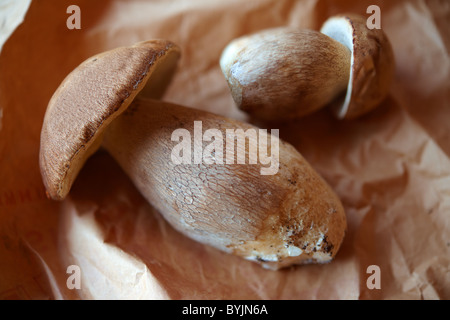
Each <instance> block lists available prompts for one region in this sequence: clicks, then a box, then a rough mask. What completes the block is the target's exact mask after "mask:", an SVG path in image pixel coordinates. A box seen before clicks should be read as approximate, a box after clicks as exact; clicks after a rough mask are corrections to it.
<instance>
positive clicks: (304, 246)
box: [103, 99, 346, 269]
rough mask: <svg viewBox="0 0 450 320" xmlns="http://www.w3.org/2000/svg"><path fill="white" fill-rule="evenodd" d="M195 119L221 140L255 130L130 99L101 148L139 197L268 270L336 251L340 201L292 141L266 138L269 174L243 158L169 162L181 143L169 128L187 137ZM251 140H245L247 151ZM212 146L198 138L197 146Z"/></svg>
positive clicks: (191, 232)
mask: <svg viewBox="0 0 450 320" xmlns="http://www.w3.org/2000/svg"><path fill="white" fill-rule="evenodd" d="M194 121H201V123H202V129H203V132H206V131H207V130H209V129H215V130H218V131H216V133H217V132H220V133H222V135H223V138H225V137H226V134H227V131H226V130H227V129H233V130H236V129H242V130H244V131H247V130H248V129H252V130H254V129H255V130H256V129H257V128H255V127H253V126H251V125H249V124H245V123H242V122H239V121H235V120H232V119H228V118H224V117H221V116H218V115H214V114H211V113H207V112H203V111H199V110H195V109H192V108H187V107H182V106H177V105H173V104H169V103H164V102H160V101H149V100H147V101H144V100H140V99H136V100H134V101H133V103H132V104H131V105H130V107H129V108H128V110H127V111H126V112H124V113H123V114H122V115H121V116H120V117H119V118H117V119H116V120H115V121H114V122H112V123H111V124H110V126H109V127H108V128H107V130H106V131H105V136H104V140H103V146H104V147H105V148H106V149H107V150H108V152H109V153H110V154H111V155H112V156H113V157H114V158H115V159H116V161H117V162H118V163H119V164H120V165H121V167H122V168H123V170H124V171H125V172H126V173H127V174H128V176H129V177H130V178H131V179H132V181H133V182H134V184H135V186H136V187H137V189H138V190H139V191H140V192H141V194H142V195H143V196H144V197H145V198H146V199H147V200H148V201H149V202H150V203H151V204H152V205H153V206H155V207H156V208H157V209H158V210H159V212H161V214H162V215H163V216H164V217H165V218H166V220H167V221H168V222H169V223H170V224H171V225H172V226H174V227H175V228H176V229H177V230H179V231H180V232H182V233H184V234H185V235H187V236H188V237H190V238H192V239H195V240H197V241H200V242H202V243H205V244H208V245H212V246H214V247H216V248H218V249H220V250H223V251H225V252H230V253H234V254H237V255H239V256H242V257H244V258H246V259H250V260H255V261H258V262H260V263H262V264H263V265H264V266H266V267H268V268H272V269H277V268H280V267H283V266H287V265H291V264H299V263H305V262H319V263H322V262H328V261H330V260H331V259H332V258H333V257H334V256H335V254H336V252H337V250H338V248H339V246H340V244H341V242H342V239H343V236H344V233H345V229H346V222H345V214H344V211H343V208H342V205H341V203H340V201H339V199H338V198H337V196H336V195H335V194H334V192H333V191H332V190H331V188H330V187H329V186H328V185H327V184H326V183H325V181H324V180H322V178H321V177H320V176H319V175H318V174H317V173H316V172H315V171H314V170H313V169H312V167H311V166H310V165H309V164H308V163H307V162H306V161H305V160H304V158H303V157H302V156H301V155H300V154H299V153H298V152H297V151H296V150H295V149H294V148H293V147H292V146H290V145H288V144H286V143H284V142H282V141H280V140H278V138H276V137H271V136H269V137H268V141H267V142H268V146H269V148H268V150H270V149H271V146H272V142H273V141H276V142H277V143H278V144H279V171H278V172H277V173H276V174H274V175H261V173H260V169H261V166H262V165H261V164H248V160H247V162H246V164H226V163H224V164H216V163H211V164H207V163H205V161H202V162H201V163H200V164H196V163H194V162H193V163H192V164H179V165H178V164H176V163H174V162H173V161H172V160H171V154H172V152H173V148H174V146H175V145H177V144H178V143H179V142H178V141H172V139H171V138H172V133H173V132H174V131H175V130H177V129H186V130H187V131H188V132H190V133H191V137H189V140H190V141H189V142H191V138H192V141H193V140H194V137H193V136H194V131H193V130H194ZM271 138H272V139H274V138H276V140H271ZM257 143H258V142H257V141H256V140H255V139H249V141H248V145H247V146H246V147H245V150H246V155H247V156H248V153H249V152H250V150H251V149H252V146H254V145H255V144H257ZM210 144H211V142H203V145H202V149H203V150H206V147H207V146H208V145H210ZM223 147H224V150H225V149H226V148H229V147H230V146H228V145H224V146H223ZM192 148H194V145H193V144H192ZM233 149H234V147H233ZM218 151H219V150H214V153H217V152H218ZM224 154H225V151H224ZM236 155H237V153H236ZM206 156H211V158H214V154H209V155H205V154H203V157H206ZM203 159H204V158H203ZM234 160H236V158H235V159H234ZM235 163H236V162H235Z"/></svg>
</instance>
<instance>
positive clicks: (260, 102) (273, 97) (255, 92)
mask: <svg viewBox="0 0 450 320" xmlns="http://www.w3.org/2000/svg"><path fill="white" fill-rule="evenodd" d="M220 66H221V69H222V72H223V74H224V76H225V78H226V80H227V82H228V85H229V87H230V90H231V94H232V96H233V99H234V101H235V103H236V105H237V106H238V107H239V108H240V109H242V110H243V111H245V112H247V113H249V114H250V115H251V116H253V117H255V118H259V119H262V120H288V119H295V118H300V117H303V116H306V115H308V114H311V113H312V112H315V111H317V110H319V109H321V108H323V107H324V106H327V105H329V106H331V107H332V110H333V113H334V114H335V116H336V117H337V118H338V119H352V118H356V117H358V116H360V115H362V114H364V113H367V112H369V111H370V110H372V109H373V108H375V107H376V106H377V105H379V104H380V102H381V101H382V100H383V99H384V98H385V97H386V95H387V94H388V91H389V87H390V82H391V79H392V77H393V66H394V59H393V53H392V48H391V46H390V43H389V41H388V39H387V37H386V35H385V34H384V32H383V31H382V30H378V29H373V30H369V29H368V28H367V27H366V23H365V20H364V18H362V17H360V16H357V15H345V16H344V15H342V16H335V17H332V18H330V19H328V20H327V21H326V22H325V23H324V24H323V27H322V29H321V32H318V31H314V30H308V29H295V28H289V27H280V28H273V29H267V30H263V31H260V32H257V33H254V34H251V35H247V36H243V37H240V38H237V39H235V40H233V41H231V42H230V43H229V44H228V45H227V46H226V47H225V49H224V51H223V52H222V56H221V59H220Z"/></svg>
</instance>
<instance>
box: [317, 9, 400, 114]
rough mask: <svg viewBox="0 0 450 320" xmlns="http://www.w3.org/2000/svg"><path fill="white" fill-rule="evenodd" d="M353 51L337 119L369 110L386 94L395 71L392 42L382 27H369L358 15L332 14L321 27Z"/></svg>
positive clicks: (336, 108)
mask: <svg viewBox="0 0 450 320" xmlns="http://www.w3.org/2000/svg"><path fill="white" fill-rule="evenodd" d="M320 31H321V32H322V33H324V34H326V35H327V36H329V37H331V38H333V39H335V40H337V41H339V42H340V43H342V44H343V45H345V46H346V47H347V48H349V49H350V50H351V52H352V58H351V71H350V78H349V83H348V86H347V92H346V95H345V99H344V101H343V103H338V104H336V105H335V106H334V108H333V109H334V112H335V114H336V116H337V117H338V118H340V119H344V118H345V119H351V118H356V117H358V116H360V115H362V114H364V113H367V112H369V111H370V110H372V109H373V108H375V107H376V106H377V105H379V104H380V103H381V102H382V100H383V99H384V98H385V97H386V96H387V94H388V93H389V87H390V84H391V80H392V77H393V74H394V55H393V52H392V47H391V44H390V43H389V40H388V38H387V36H386V35H385V33H384V32H383V31H382V30H381V29H369V28H367V26H366V20H365V18H363V17H361V16H357V15H340V16H334V17H332V18H330V19H328V20H327V21H325V23H324V24H323V25H322V28H321V30H320Z"/></svg>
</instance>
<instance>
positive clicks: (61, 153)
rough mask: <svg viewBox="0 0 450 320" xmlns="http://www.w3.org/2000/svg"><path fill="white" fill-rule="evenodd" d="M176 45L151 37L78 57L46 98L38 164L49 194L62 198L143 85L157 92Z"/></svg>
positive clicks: (163, 84)
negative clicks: (75, 66)
mask: <svg viewBox="0 0 450 320" xmlns="http://www.w3.org/2000/svg"><path fill="white" fill-rule="evenodd" d="M179 55H180V50H179V48H178V47H177V46H176V45H175V44H173V43H172V42H170V41H167V40H152V41H145V42H140V43H137V44H135V45H133V46H130V47H120V48H116V49H114V50H111V51H107V52H104V53H100V54H98V55H96V56H93V57H91V58H89V59H87V60H86V61H84V62H83V63H81V64H80V65H79V66H78V67H77V68H76V69H75V70H73V71H72V72H71V73H70V74H69V75H68V76H67V77H66V78H65V79H64V81H63V82H62V83H61V85H60V86H59V87H58V89H57V90H56V92H55V93H54V94H53V97H52V98H51V100H50V102H49V104H48V107H47V111H46V114H45V118H44V123H43V127H42V131H41V148H40V154H39V164H40V168H41V174H42V178H43V181H44V184H45V187H46V190H47V194H48V196H49V197H50V198H52V199H55V200H60V199H63V198H64V197H65V196H66V195H67V194H68V192H69V190H70V188H71V186H72V183H73V181H74V180H75V178H76V176H77V175H78V172H79V171H80V169H81V168H82V166H83V164H84V162H85V161H86V160H87V158H89V156H90V155H92V154H93V153H94V152H95V151H96V150H97V149H98V148H99V147H100V145H101V141H102V139H101V138H102V136H103V132H104V130H105V128H106V127H107V126H108V125H109V124H110V123H111V121H113V120H114V119H115V118H116V117H117V116H119V115H120V114H121V113H122V112H123V111H125V110H126V109H127V107H128V106H129V105H130V103H131V101H133V99H134V98H135V96H136V95H137V94H138V93H139V92H140V91H141V90H142V94H143V95H145V96H147V97H152V98H158V97H160V96H162V94H163V92H164V89H165V87H166V86H167V85H168V83H169V81H170V78H171V76H172V74H173V71H174V70H175V67H176V63H177V61H178V58H179Z"/></svg>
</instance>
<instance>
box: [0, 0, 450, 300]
mask: <svg viewBox="0 0 450 320" xmlns="http://www.w3.org/2000/svg"><path fill="white" fill-rule="evenodd" d="M77 2H78V3H77V4H78V6H79V7H80V9H81V29H80V30H69V29H68V28H67V26H66V20H67V18H68V17H69V14H67V13H66V9H67V7H68V6H69V5H71V4H72V3H71V1H32V3H31V5H30V7H29V9H28V12H27V14H26V16H25V19H24V22H23V23H22V24H21V25H20V26H19V27H18V28H17V29H16V31H15V32H14V33H13V34H12V35H11V37H10V38H9V39H8V41H6V43H5V44H4V46H3V48H2V51H1V53H0V298H1V299H9V298H12V299H47V298H49V299H449V298H450V271H449V260H450V232H449V223H450V220H449V213H450V157H449V156H450V122H449V120H450V108H449V107H450V106H449V101H450V99H449V98H450V97H449V95H450V90H449V86H450V59H449V56H448V51H449V44H450V28H449V21H450V19H449V17H450V7H449V5H448V3H447V2H445V1H441V2H438V1H389V2H387V1H386V2H380V3H379V4H378V5H379V6H380V8H381V26H382V29H383V30H384V31H385V32H386V34H387V35H388V37H389V39H390V40H391V42H392V45H393V50H394V54H395V58H396V73H395V79H394V83H393V84H392V89H391V94H390V96H389V97H388V98H387V99H386V101H385V102H383V103H382V105H380V107H379V108H378V109H376V110H375V111H373V112H372V113H370V114H369V115H367V116H364V117H362V118H360V119H358V120H353V121H338V120H335V119H334V118H333V117H332V116H331V115H330V113H329V112H328V111H327V110H321V111H319V112H317V113H315V114H313V115H311V116H308V117H307V118H304V119H302V120H299V121H295V122H291V123H289V124H268V123H258V125H259V126H260V127H263V128H268V129H270V128H277V129H280V136H281V138H283V139H285V140H286V141H288V142H290V143H291V144H293V145H294V146H295V147H296V148H297V149H298V150H299V151H300V152H301V153H302V154H303V155H304V157H305V158H306V159H307V160H308V161H309V162H310V163H311V165H312V166H313V167H314V168H315V169H316V170H317V171H318V172H319V173H320V174H321V175H322V176H323V177H324V178H325V179H326V181H327V182H328V183H329V184H330V185H331V186H332V188H333V189H334V190H335V191H336V192H337V194H338V195H339V197H340V198H341V200H342V202H343V204H344V207H345V210H346V215H347V219H348V232H347V235H346V237H345V239H344V243H343V245H342V248H341V249H340V251H339V253H338V254H337V256H336V258H335V260H334V261H333V262H331V263H329V264H326V265H305V266H298V267H292V268H288V269H284V270H281V271H270V270H265V269H263V268H261V267H260V266H258V265H256V264H254V263H252V262H249V261H245V260H243V259H241V258H238V257H235V256H231V255H228V254H225V253H222V252H219V251H217V250H215V249H213V248H211V247H208V246H205V245H203V244H200V243H197V242H195V241H192V240H190V239H187V238H186V237H184V236H183V235H181V234H179V233H178V232H176V231H175V230H174V229H172V228H171V227H170V226H169V225H168V224H167V223H166V222H165V221H164V220H163V219H162V218H161V216H160V214H159V213H158V212H157V211H156V210H155V209H153V208H152V206H151V205H150V204H148V203H147V202H146V201H145V200H144V199H143V197H142V196H141V195H140V194H139V193H138V191H137V190H136V189H135V187H134V186H133V184H132V183H131V181H130V180H129V178H128V177H127V176H126V175H125V174H124V172H123V171H122V170H121V169H120V168H119V166H118V165H117V164H116V163H115V162H114V160H113V159H112V158H111V157H110V156H109V155H107V154H106V153H104V152H102V151H100V152H98V153H97V154H95V155H94V156H93V157H92V158H91V159H90V160H89V161H88V162H87V163H86V166H85V167H84V169H83V170H82V172H81V174H80V176H79V178H78V179H77V181H76V182H75V184H74V187H73V189H72V191H71V193H70V195H69V197H68V198H67V199H66V200H64V201H62V202H55V201H51V200H48V199H47V198H46V196H45V190H44V187H43V184H42V180H41V176H40V172H39V163H38V153H39V138H40V130H41V126H42V121H43V117H44V113H45V109H46V106H47V103H48V101H49V99H50V97H51V96H52V94H53V92H54V91H55V89H56V88H57V87H58V85H59V84H60V82H61V81H62V80H63V79H64V77H65V76H66V75H67V74H68V73H69V72H70V71H71V70H72V69H74V68H75V67H76V66H77V65H78V64H79V63H81V62H82V61H83V60H84V59H86V58H88V57H90V56H92V55H94V54H96V53H99V52H102V51H105V50H108V49H112V48H114V47H117V46H122V45H131V44H133V43H135V42H138V41H143V40H148V39H153V38H166V39H170V40H172V41H174V42H175V43H177V44H178V45H179V46H180V47H181V50H182V59H181V61H180V65H179V69H178V71H177V74H176V75H175V78H174V79H173V83H172V84H171V86H170V87H169V89H168V91H167V93H166V95H165V96H164V99H165V100H167V101H171V102H176V103H179V104H182V105H186V106H191V107H195V108H199V109H203V110H208V111H212V112H215V113H218V114H221V115H225V116H229V117H232V118H237V119H240V120H248V121H250V120H249V119H248V118H247V117H246V116H245V114H243V113H242V112H240V111H238V110H237V109H236V107H235V105H234V103H233V101H232V98H231V95H230V93H229V90H228V87H227V84H226V82H225V80H224V77H223V75H222V73H221V71H220V68H219V65H218V61H219V57H220V54H221V52H222V50H223V48H224V47H225V45H226V44H227V43H228V42H229V41H231V40H232V39H233V38H236V37H238V36H241V35H243V34H247V33H251V32H254V31H257V30H262V29H264V28H269V27H275V26H287V25H289V26H293V27H301V28H310V29H315V30H317V29H319V28H320V25H321V24H322V22H323V21H324V20H325V19H327V18H328V17H329V16H331V15H333V14H338V13H343V12H355V13H358V14H361V15H366V16H367V17H369V15H370V14H367V13H366V9H367V7H368V6H369V5H372V4H376V3H375V2H377V1H360V0H353V1H333V2H325V1H314V0H311V1H280V0H276V1H275V0H265V1H244V0H243V1H238V0H234V1H210V0H208V1H206V0H196V1H171V2H164V1H126V2H125V1H114V0H109V1H106V0H105V1H95V2H94V1H77ZM371 265H376V266H378V267H379V270H380V279H381V288H380V289H370V288H369V287H368V285H367V280H368V278H369V277H370V275H371V273H370V272H369V273H368V267H369V266H371ZM70 266H77V267H79V270H80V275H81V288H80V289H76V288H75V289H70V283H69V282H70V281H68V280H70V276H71V275H72V273H71V272H70V269H69V273H68V267H70ZM369 270H370V269H369Z"/></svg>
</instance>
